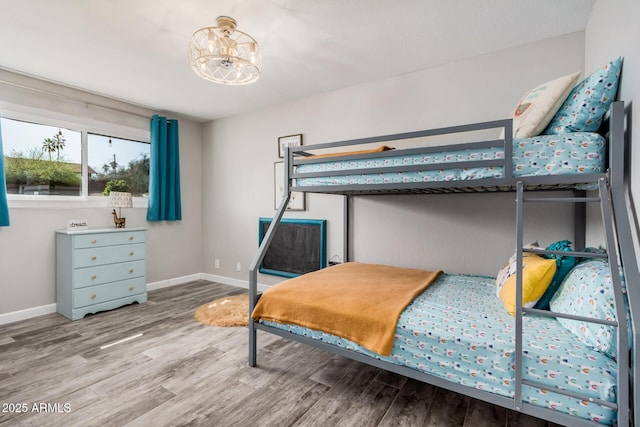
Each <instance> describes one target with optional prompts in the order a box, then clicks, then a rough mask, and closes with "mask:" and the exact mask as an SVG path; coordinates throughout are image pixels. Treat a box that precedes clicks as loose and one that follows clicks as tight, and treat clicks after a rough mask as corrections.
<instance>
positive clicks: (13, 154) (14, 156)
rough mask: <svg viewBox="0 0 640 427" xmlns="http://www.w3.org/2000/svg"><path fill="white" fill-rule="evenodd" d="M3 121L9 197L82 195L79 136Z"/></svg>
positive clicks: (54, 128)
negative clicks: (21, 195) (10, 195)
mask: <svg viewBox="0 0 640 427" xmlns="http://www.w3.org/2000/svg"><path fill="white" fill-rule="evenodd" d="M1 120H2V145H3V149H4V160H5V164H4V166H5V174H6V179H7V193H8V194H31V195H63V196H80V195H82V162H81V157H82V156H81V153H82V149H81V146H82V144H81V134H80V132H76V131H72V130H70V129H63V128H57V127H52V126H45V125H40V124H35V123H28V122H22V121H17V120H10V119H5V118H2V119H1Z"/></svg>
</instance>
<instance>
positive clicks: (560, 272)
mask: <svg viewBox="0 0 640 427" xmlns="http://www.w3.org/2000/svg"><path fill="white" fill-rule="evenodd" d="M547 250H549V251H564V252H570V251H572V250H573V249H572V248H571V242H570V241H568V240H560V241H558V242H555V243H552V244H550V245H549V246H547ZM543 257H544V258H547V259H554V260H555V261H556V274H554V275H553V279H552V280H551V283H550V284H549V287H548V288H547V290H546V291H545V292H544V294H543V295H542V297H541V298H540V299H539V300H538V302H537V303H536V305H534V306H533V308H538V309H540V310H549V302H550V301H551V298H552V297H553V296H554V295H555V293H556V291H557V290H558V288H560V285H561V284H562V281H563V280H564V278H565V277H566V276H567V274H569V272H570V271H571V269H572V268H573V267H574V266H575V265H576V258H575V257H572V256H565V255H543Z"/></svg>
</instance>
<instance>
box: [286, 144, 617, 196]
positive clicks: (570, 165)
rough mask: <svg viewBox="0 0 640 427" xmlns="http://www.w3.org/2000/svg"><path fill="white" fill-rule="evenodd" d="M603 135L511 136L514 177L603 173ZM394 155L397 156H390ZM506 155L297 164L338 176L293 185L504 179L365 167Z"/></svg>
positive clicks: (481, 171)
mask: <svg viewBox="0 0 640 427" xmlns="http://www.w3.org/2000/svg"><path fill="white" fill-rule="evenodd" d="M605 147H606V141H605V139H604V138H603V137H602V136H601V135H599V134H597V133H589V132H576V133H568V134H562V135H540V136H536V137H533V138H523V139H514V140H513V155H512V158H513V176H514V177H519V176H548V175H571V174H584V173H601V172H604V170H605ZM394 153H397V154H394ZM502 158H504V150H502V149H501V148H484V149H478V150H463V151H446V152H441V153H427V154H419V155H409V156H404V155H401V150H398V151H397V152H394V151H390V152H389V155H388V156H386V157H378V158H373V159H362V160H339V161H331V160H328V161H326V162H320V163H308V164H301V165H298V166H296V172H297V173H311V172H325V171H335V172H336V175H332V176H323V177H308V178H298V179H296V186H301V187H304V186H316V185H353V184H387V183H406V182H438V181H464V180H472V179H482V178H502V175H503V172H502V167H478V168H464V169H462V168H461V169H441V170H432V171H412V172H385V173H376V174H367V173H366V171H364V169H366V168H377V167H391V166H402V165H421V164H437V163H454V162H462V161H474V160H495V159H502ZM353 169H363V173H362V174H358V175H340V171H345V170H353Z"/></svg>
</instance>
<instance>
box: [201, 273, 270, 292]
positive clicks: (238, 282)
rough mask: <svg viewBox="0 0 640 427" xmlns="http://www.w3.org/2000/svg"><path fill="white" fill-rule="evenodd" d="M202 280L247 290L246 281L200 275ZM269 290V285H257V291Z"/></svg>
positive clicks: (205, 274)
mask: <svg viewBox="0 0 640 427" xmlns="http://www.w3.org/2000/svg"><path fill="white" fill-rule="evenodd" d="M200 278H201V279H202V280H208V281H210V282H217V283H222V284H223V285H230V286H237V287H238V288H244V289H249V281H248V280H240V279H233V278H231V277H224V276H216V275H215V274H209V273H200ZM267 289H269V285H264V284H262V283H258V290H259V291H265V290H267Z"/></svg>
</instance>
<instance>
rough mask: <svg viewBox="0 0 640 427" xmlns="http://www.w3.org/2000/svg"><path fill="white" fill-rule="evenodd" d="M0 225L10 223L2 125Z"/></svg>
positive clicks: (0, 138) (0, 134) (0, 130)
mask: <svg viewBox="0 0 640 427" xmlns="http://www.w3.org/2000/svg"><path fill="white" fill-rule="evenodd" d="M0 155H1V156H2V161H0V227H4V226H8V225H9V205H7V182H6V180H5V176H4V151H2V127H0Z"/></svg>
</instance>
